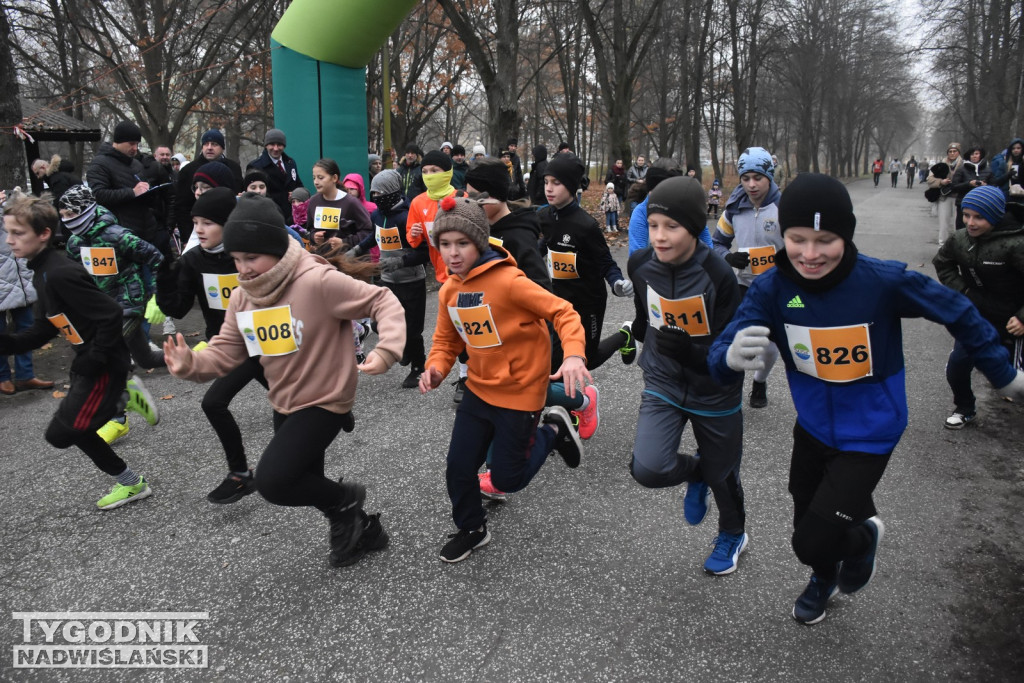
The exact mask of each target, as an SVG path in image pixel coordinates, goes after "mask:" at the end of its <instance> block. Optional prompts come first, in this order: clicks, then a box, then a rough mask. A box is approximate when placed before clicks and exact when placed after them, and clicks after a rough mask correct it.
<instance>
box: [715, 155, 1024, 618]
mask: <svg viewBox="0 0 1024 683" xmlns="http://www.w3.org/2000/svg"><path fill="white" fill-rule="evenodd" d="M856 223H857V220H856V217H855V216H854V214H853V203H852V202H851V201H850V195H849V193H848V192H847V191H846V187H845V186H844V185H843V184H842V183H841V182H840V181H838V180H836V179H835V178H831V177H829V176H826V175H822V174H818V173H802V174H800V175H798V176H797V177H796V178H795V179H794V180H793V182H792V183H790V185H789V187H788V188H786V191H785V193H783V195H782V200H781V201H780V202H779V224H780V226H781V230H782V233H783V237H784V238H785V251H784V252H783V253H781V254H780V256H779V259H778V260H777V261H776V267H775V268H773V269H772V270H771V271H769V272H768V273H767V274H766V275H765V276H764V277H760V278H758V279H757V280H756V281H755V282H754V284H753V285H752V286H751V288H750V290H749V291H748V292H747V296H746V297H745V298H744V299H743V303H742V304H740V307H739V310H738V311H737V312H736V315H735V317H734V318H733V320H732V322H731V323H730V324H729V327H728V328H726V330H725V331H724V332H723V333H722V334H721V336H719V338H718V339H717V340H715V342H714V344H713V345H712V347H711V353H710V355H709V356H708V367H709V369H710V371H711V374H712V376H713V377H715V378H716V379H717V380H719V381H721V382H727V383H731V382H736V381H739V380H740V379H741V378H742V373H743V372H744V371H748V370H758V369H761V368H763V367H764V365H765V361H764V358H763V355H764V353H765V350H766V349H767V348H768V345H769V343H770V342H771V341H772V340H774V341H775V342H777V343H778V347H779V350H780V351H781V353H782V359H783V362H784V363H785V365H786V377H787V379H788V380H789V389H790V393H791V394H792V396H793V404H794V405H795V407H796V412H797V421H796V426H795V427H794V428H793V454H792V459H791V462H790V470H789V492H790V494H791V495H792V496H793V508H794V512H793V527H794V531H793V550H794V552H795V553H796V556H797V559H799V560H800V561H801V562H802V563H803V564H805V565H808V566H810V567H811V570H812V572H813V573H812V574H811V580H810V582H809V583H808V584H807V587H806V588H805V589H804V591H803V593H802V594H801V595H800V596H799V597H798V598H797V600H796V603H795V604H794V606H793V618H794V619H796V620H797V621H799V622H801V623H803V624H816V623H818V622H819V621H821V620H822V619H824V618H825V609H826V607H827V605H828V601H829V599H830V598H831V597H832V596H833V595H835V594H836V592H842V593H847V594H849V593H856V592H857V591H859V590H861V589H862V588H864V587H865V586H866V585H867V584H868V582H869V581H870V580H871V578H872V577H873V576H874V574H875V565H876V553H877V550H878V545H879V542H880V541H881V540H882V535H883V533H884V531H885V525H884V524H883V523H882V520H881V519H880V518H879V517H878V512H877V510H876V509H875V505H874V502H873V501H872V493H873V492H874V490H875V486H877V484H878V482H879V480H880V479H881V477H882V474H883V473H884V472H885V468H886V465H887V464H888V462H889V457H890V456H891V455H892V452H893V449H895V447H896V445H897V444H898V443H899V440H900V437H901V436H902V434H903V431H904V429H906V426H907V396H906V386H905V382H904V375H905V366H904V359H903V334H902V329H901V324H900V320H901V319H902V318H917V317H924V318H926V319H928V320H931V321H933V322H937V323H939V324H941V325H944V326H945V327H946V329H947V330H949V331H950V333H951V334H952V335H953V337H954V338H955V339H956V340H957V342H959V343H962V344H963V346H964V348H965V349H966V351H967V353H968V354H969V355H970V356H971V358H972V359H973V361H974V362H975V363H976V364H977V366H978V368H979V369H980V370H981V371H982V372H983V373H984V374H985V376H986V377H987V378H988V380H989V381H990V382H992V385H993V386H995V387H997V388H998V389H999V391H1000V393H1002V394H1004V395H1010V396H1015V397H1024V372H1019V371H1017V370H1014V368H1013V366H1012V365H1010V362H1009V356H1008V355H1007V353H1006V350H1005V349H1004V348H1002V346H1001V345H1000V343H999V336H998V335H997V334H996V331H995V330H994V329H993V328H992V326H991V325H990V324H988V323H987V322H985V320H984V319H983V318H982V317H981V315H980V314H979V313H978V311H977V309H975V308H974V306H973V305H971V302H970V301H969V300H968V299H967V297H965V296H963V295H961V294H959V293H957V292H954V291H953V290H952V289H949V288H947V287H944V286H942V285H941V284H939V283H938V282H936V281H934V280H932V279H931V278H928V277H927V276H925V275H923V274H921V273H915V272H912V271H910V272H908V271H907V269H906V265H905V264H903V263H897V262H895V261H880V260H878V259H874V258H870V257H867V256H864V255H862V254H859V253H858V252H857V247H856V246H854V243H853V232H854V227H855V226H856Z"/></svg>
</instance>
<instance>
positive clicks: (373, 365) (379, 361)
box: [356, 351, 388, 375]
mask: <svg viewBox="0 0 1024 683" xmlns="http://www.w3.org/2000/svg"><path fill="white" fill-rule="evenodd" d="M356 370H358V371H359V372H365V373H366V374H367V375H383V374H384V373H385V372H387V371H388V364H387V361H385V360H384V359H383V358H381V356H380V354H379V353H374V352H373V351H370V352H369V353H368V354H366V362H365V363H363V364H361V365H357V366H356Z"/></svg>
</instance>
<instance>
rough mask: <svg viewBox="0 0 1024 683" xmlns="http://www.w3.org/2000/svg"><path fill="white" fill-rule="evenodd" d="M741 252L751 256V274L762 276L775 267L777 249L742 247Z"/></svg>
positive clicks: (770, 247)
mask: <svg viewBox="0 0 1024 683" xmlns="http://www.w3.org/2000/svg"><path fill="white" fill-rule="evenodd" d="M740 251H745V252H747V253H748V254H750V266H749V268H750V273H751V274H752V275H760V274H761V273H765V272H768V271H769V270H771V269H772V268H774V267H775V247H774V246H772V245H771V244H769V245H768V246H766V247H742V248H741V249H740Z"/></svg>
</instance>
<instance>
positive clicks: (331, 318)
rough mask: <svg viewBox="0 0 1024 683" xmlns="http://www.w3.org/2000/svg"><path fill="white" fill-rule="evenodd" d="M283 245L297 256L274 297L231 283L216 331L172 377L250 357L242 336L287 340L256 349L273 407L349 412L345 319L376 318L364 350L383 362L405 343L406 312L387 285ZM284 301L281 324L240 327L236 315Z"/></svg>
mask: <svg viewBox="0 0 1024 683" xmlns="http://www.w3.org/2000/svg"><path fill="white" fill-rule="evenodd" d="M288 249H289V251H292V252H298V256H297V259H298V260H297V262H296V264H295V266H294V267H293V268H292V270H291V272H290V273H288V274H287V275H286V276H285V281H284V283H283V286H282V288H281V290H280V292H279V295H278V296H277V297H276V298H275V299H274V301H273V302H268V303H264V304H263V305H257V304H256V303H255V302H254V301H253V298H252V296H251V295H250V294H249V293H248V292H247V291H245V289H243V288H242V287H239V288H238V289H236V290H235V291H234V293H233V294H232V295H231V302H230V303H229V305H228V310H227V313H226V314H225V316H224V324H223V325H222V326H221V328H220V332H219V333H218V334H217V335H216V336H215V337H214V338H213V339H211V340H210V345H209V346H208V347H207V348H205V349H203V350H202V351H201V352H200V353H195V352H192V363H191V366H190V367H189V369H188V370H187V371H185V372H182V373H177V374H176V375H175V376H177V377H182V378H185V379H191V380H194V381H199V382H205V381H208V380H211V379H213V378H215V377H223V376H224V375H226V374H228V373H229V372H231V370H233V369H234V368H236V367H238V366H239V365H240V364H241V363H242V362H243V361H245V359H246V358H248V357H249V356H250V352H249V350H248V348H247V346H246V341H247V340H248V341H249V343H250V344H253V343H256V340H257V339H271V340H275V341H280V342H288V343H289V344H292V345H293V346H295V347H297V348H295V349H294V351H292V352H290V353H287V354H284V355H268V354H266V353H264V354H262V355H260V365H262V366H263V370H264V373H265V375H266V378H267V383H268V384H269V385H270V386H269V393H268V399H269V400H270V404H271V406H273V408H274V410H275V411H276V412H278V413H281V414H283V415H290V414H291V413H294V412H297V411H299V410H302V409H304V408H311V407H314V406H315V407H319V408H323V409H324V410H327V411H330V412H332V413H339V414H344V413H348V412H350V411H351V410H352V405H353V404H354V403H355V397H356V352H355V345H354V343H353V341H352V321H353V320H357V319H359V318H373V319H374V320H376V321H377V330H378V333H379V340H378V342H377V346H376V347H375V348H374V349H373V351H371V353H376V354H377V355H379V356H380V357H381V358H382V359H383V360H384V361H385V362H386V363H387V364H388V365H389V366H390V365H392V364H393V363H395V362H396V361H397V360H398V359H399V358H401V356H402V351H403V349H404V348H405V312H404V311H403V309H402V304H400V303H399V302H398V299H397V298H395V295H394V294H392V293H391V291H390V290H388V289H385V288H383V287H376V286H374V285H370V284H367V283H365V282H360V281H359V280H355V279H353V278H351V277H349V276H347V275H344V274H343V273H340V272H339V271H338V270H337V269H336V268H335V267H334V266H332V265H331V264H329V263H328V262H327V261H326V260H324V259H323V258H322V257H320V256H317V255H315V254H310V253H308V252H306V251H303V250H302V248H301V247H299V246H298V244H296V243H295V242H294V241H289V242H288ZM284 306H287V307H289V310H288V311H282V313H283V315H284V317H285V320H284V322H283V323H282V324H275V323H272V322H266V323H264V324H262V325H261V324H260V323H257V322H256V321H255V318H253V319H252V320H253V322H252V327H251V328H250V327H249V323H248V321H245V322H243V323H242V329H240V326H239V318H240V314H245V313H247V312H250V313H251V312H252V311H256V310H268V309H274V308H278V307H284ZM289 314H290V315H289ZM241 317H242V318H243V319H245V318H247V317H249V316H246V315H242V316H241ZM253 328H255V329H253ZM266 330H269V332H267V331H266ZM290 340H294V341H293V342H292V341H290ZM253 355H257V354H253ZM325 359H326V360H325ZM325 363H326V364H325Z"/></svg>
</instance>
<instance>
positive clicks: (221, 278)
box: [203, 273, 238, 311]
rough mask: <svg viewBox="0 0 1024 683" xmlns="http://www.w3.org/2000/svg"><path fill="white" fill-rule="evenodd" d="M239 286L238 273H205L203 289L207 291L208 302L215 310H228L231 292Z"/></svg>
mask: <svg viewBox="0 0 1024 683" xmlns="http://www.w3.org/2000/svg"><path fill="white" fill-rule="evenodd" d="M236 287H238V273H228V274H227V275H219V274H217V273H203V290H205V291H206V303H207V304H208V305H209V306H210V308H211V309H213V310H215V311H226V310H228V299H230V298H231V292H233V291H235V288H236Z"/></svg>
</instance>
